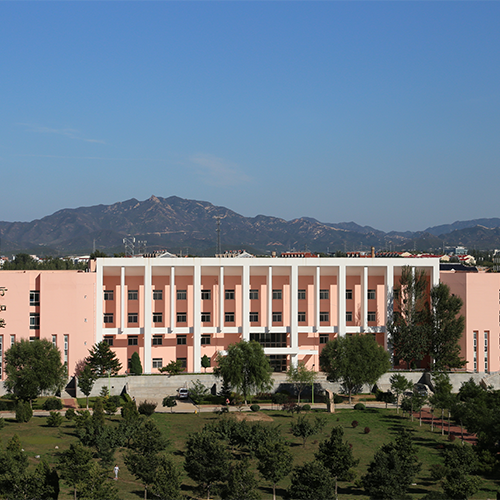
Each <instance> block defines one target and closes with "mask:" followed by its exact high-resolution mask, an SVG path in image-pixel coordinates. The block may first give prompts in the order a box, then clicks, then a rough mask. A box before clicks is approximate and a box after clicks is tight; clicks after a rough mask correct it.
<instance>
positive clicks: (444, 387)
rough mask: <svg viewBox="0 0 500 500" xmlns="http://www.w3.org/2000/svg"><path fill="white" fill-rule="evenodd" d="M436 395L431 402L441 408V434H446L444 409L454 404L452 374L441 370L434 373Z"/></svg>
mask: <svg viewBox="0 0 500 500" xmlns="http://www.w3.org/2000/svg"><path fill="white" fill-rule="evenodd" d="M433 385H434V395H433V396H431V398H430V400H431V404H432V405H433V406H434V407H436V408H439V409H440V410H441V435H444V410H445V409H449V408H450V407H451V405H452V402H453V401H452V400H453V397H452V394H451V389H452V385H451V382H450V376H449V375H448V374H447V373H444V372H440V373H437V374H434V375H433Z"/></svg>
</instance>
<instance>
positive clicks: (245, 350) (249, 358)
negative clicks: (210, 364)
mask: <svg viewBox="0 0 500 500" xmlns="http://www.w3.org/2000/svg"><path fill="white" fill-rule="evenodd" d="M214 373H215V375H216V376H217V377H222V379H223V380H224V382H226V383H228V384H230V385H231V386H232V387H234V388H236V389H237V390H238V391H239V392H241V393H242V394H243V399H244V400H245V404H247V399H248V396H250V394H252V392H253V391H265V390H268V389H270V388H271V387H272V381H271V367H270V365H269V360H268V359H267V357H266V355H265V354H264V349H263V348H262V346H261V345H260V344H259V343H258V342H255V341H253V340H251V341H250V342H247V341H246V340H242V341H241V342H238V343H237V344H231V345H230V346H229V347H228V350H227V355H225V356H223V355H222V354H221V353H219V354H218V356H217V367H216V368H215V369H214Z"/></svg>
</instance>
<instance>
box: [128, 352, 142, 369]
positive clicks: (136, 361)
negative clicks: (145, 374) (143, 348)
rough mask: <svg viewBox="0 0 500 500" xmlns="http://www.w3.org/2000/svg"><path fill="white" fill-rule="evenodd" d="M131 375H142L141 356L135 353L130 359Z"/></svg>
mask: <svg viewBox="0 0 500 500" xmlns="http://www.w3.org/2000/svg"><path fill="white" fill-rule="evenodd" d="M130 373H131V374H132V375H142V364H141V358H140V357H139V354H138V353H137V352H136V351H134V352H133V353H132V356H131V358H130Z"/></svg>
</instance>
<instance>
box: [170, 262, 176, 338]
mask: <svg viewBox="0 0 500 500" xmlns="http://www.w3.org/2000/svg"><path fill="white" fill-rule="evenodd" d="M176 299H177V290H176V287H175V267H174V266H171V267H170V333H173V332H174V329H175V320H176V319H177V311H176V307H175V304H176Z"/></svg>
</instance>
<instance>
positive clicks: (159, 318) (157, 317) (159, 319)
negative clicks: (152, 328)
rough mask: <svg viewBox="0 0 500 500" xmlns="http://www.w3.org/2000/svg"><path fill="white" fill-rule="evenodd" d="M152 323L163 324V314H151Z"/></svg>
mask: <svg viewBox="0 0 500 500" xmlns="http://www.w3.org/2000/svg"><path fill="white" fill-rule="evenodd" d="M153 323H163V313H153Z"/></svg>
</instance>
